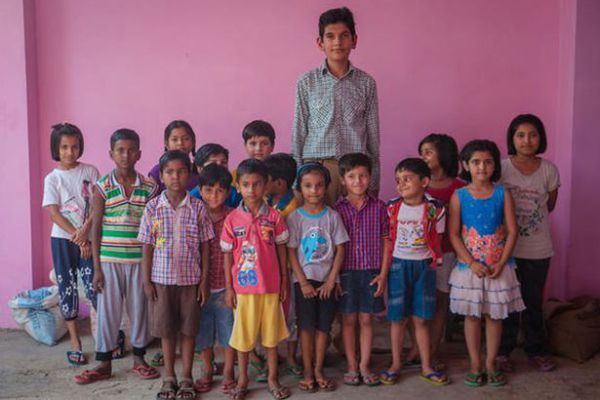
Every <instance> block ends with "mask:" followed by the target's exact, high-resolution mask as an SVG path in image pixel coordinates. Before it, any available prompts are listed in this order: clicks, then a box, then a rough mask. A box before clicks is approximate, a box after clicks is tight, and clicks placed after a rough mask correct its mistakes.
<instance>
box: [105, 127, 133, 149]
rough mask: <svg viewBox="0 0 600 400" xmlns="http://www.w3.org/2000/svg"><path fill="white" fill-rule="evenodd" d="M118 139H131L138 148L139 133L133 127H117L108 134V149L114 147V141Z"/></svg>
mask: <svg viewBox="0 0 600 400" xmlns="http://www.w3.org/2000/svg"><path fill="white" fill-rule="evenodd" d="M119 140H131V141H133V142H135V144H136V145H137V147H138V149H139V148H140V135H138V134H137V132H136V131H134V130H133V129H127V128H121V129H117V130H116V131H115V132H114V133H113V134H112V135H110V149H111V150H112V149H113V148H114V147H115V143H117V142H118V141H119Z"/></svg>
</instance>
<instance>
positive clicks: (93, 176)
mask: <svg viewBox="0 0 600 400" xmlns="http://www.w3.org/2000/svg"><path fill="white" fill-rule="evenodd" d="M99 177H100V173H99V172H98V169H96V167H94V166H92V165H89V164H84V163H81V162H80V163H79V164H78V165H77V166H76V167H75V168H71V169H68V170H62V169H58V168H56V169H54V170H53V171H52V172H50V173H49V174H48V175H46V178H45V179H44V199H43V201H42V207H46V206H49V205H57V206H59V208H60V213H61V215H62V216H63V217H65V218H66V219H67V221H69V222H70V223H71V225H73V227H74V228H75V229H79V228H81V226H82V225H83V223H84V222H85V220H87V218H89V217H90V205H91V194H92V187H93V185H94V184H95V183H96V181H97V180H98V178H99ZM50 236H51V237H54V238H62V239H70V238H71V235H69V233H67V232H66V231H65V230H63V229H61V228H60V227H59V226H58V225H56V224H53V225H52V232H51V233H50Z"/></svg>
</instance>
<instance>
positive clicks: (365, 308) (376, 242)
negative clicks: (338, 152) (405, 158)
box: [334, 153, 390, 386]
mask: <svg viewBox="0 0 600 400" xmlns="http://www.w3.org/2000/svg"><path fill="white" fill-rule="evenodd" d="M371 171H372V163H371V159H370V158H369V157H368V156H366V155H364V154H361V153H350V154H345V155H343V156H342V157H341V158H340V162H339V174H340V176H341V182H342V185H343V186H344V188H345V191H346V193H347V195H346V196H345V197H340V198H339V200H338V201H337V203H336V204H335V206H334V208H335V209H336V210H337V211H338V212H339V214H340V216H341V217H342V221H343V222H344V226H345V227H346V230H347V231H348V235H349V237H350V241H349V242H348V244H347V245H346V257H345V258H344V263H343V265H342V271H341V273H340V281H341V285H342V291H343V296H342V298H341V302H340V310H341V312H342V335H343V339H344V350H345V353H346V360H347V361H348V372H347V373H346V374H344V383H345V384H347V385H359V384H360V382H361V380H362V381H363V382H364V383H365V384H366V385H368V386H375V385H378V384H379V376H378V375H376V374H374V373H373V372H371V369H370V365H369V364H370V360H371V347H372V345H373V326H372V322H373V315H374V314H376V313H379V312H381V311H383V310H384V308H385V307H384V304H383V297H382V295H383V293H384V291H385V286H386V283H387V274H388V270H389V249H390V242H389V218H388V215H387V209H386V206H385V203H384V202H383V201H381V200H379V199H377V198H375V197H372V196H371V195H370V194H369V193H368V188H369V184H370V183H371ZM357 323H358V324H359V327H360V330H359V343H360V365H359V364H358V360H357V357H356V324H357Z"/></svg>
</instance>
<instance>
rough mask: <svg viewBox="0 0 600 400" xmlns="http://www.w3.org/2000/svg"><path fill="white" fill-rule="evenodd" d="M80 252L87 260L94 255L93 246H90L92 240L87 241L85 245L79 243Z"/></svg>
mask: <svg viewBox="0 0 600 400" xmlns="http://www.w3.org/2000/svg"><path fill="white" fill-rule="evenodd" d="M79 253H80V255H81V258H83V259H84V260H87V259H88V258H90V257H91V256H92V248H91V247H90V242H85V243H84V244H83V245H79Z"/></svg>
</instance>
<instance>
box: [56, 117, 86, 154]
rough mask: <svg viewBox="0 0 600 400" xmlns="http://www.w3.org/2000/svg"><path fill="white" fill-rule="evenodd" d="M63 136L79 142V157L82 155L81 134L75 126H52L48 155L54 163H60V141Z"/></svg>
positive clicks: (65, 123)
mask: <svg viewBox="0 0 600 400" xmlns="http://www.w3.org/2000/svg"><path fill="white" fill-rule="evenodd" d="M63 136H73V137H76V138H77V139H78V140H79V156H78V157H77V158H79V157H81V155H82V154H83V133H81V129H79V128H78V127H77V126H75V125H73V124H70V123H68V122H61V123H60V124H56V125H52V133H50V154H51V155H52V159H53V160H54V161H60V153H59V150H60V139H61V138H62V137H63Z"/></svg>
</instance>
